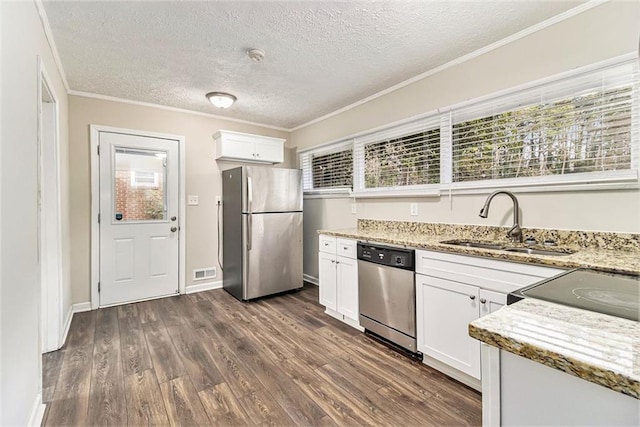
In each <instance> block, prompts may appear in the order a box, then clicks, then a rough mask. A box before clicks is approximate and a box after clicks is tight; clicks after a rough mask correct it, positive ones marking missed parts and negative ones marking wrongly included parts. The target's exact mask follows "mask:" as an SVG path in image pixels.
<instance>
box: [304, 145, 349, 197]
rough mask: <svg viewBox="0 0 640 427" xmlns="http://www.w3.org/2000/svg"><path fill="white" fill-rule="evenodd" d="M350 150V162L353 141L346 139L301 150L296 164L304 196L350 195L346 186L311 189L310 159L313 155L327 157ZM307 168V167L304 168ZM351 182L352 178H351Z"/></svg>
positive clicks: (311, 171)
mask: <svg viewBox="0 0 640 427" xmlns="http://www.w3.org/2000/svg"><path fill="white" fill-rule="evenodd" d="M347 150H352V160H353V140H352V139H346V140H340V141H337V142H331V143H329V144H322V145H320V146H316V147H313V148H310V149H307V150H302V151H299V152H298V162H299V167H300V169H302V183H303V184H302V185H303V191H304V194H305V195H350V194H351V187H346V186H336V187H319V188H314V187H313V167H312V164H313V162H312V160H311V159H312V157H313V156H314V155H320V156H324V155H328V154H334V153H339V152H341V151H347ZM304 166H308V167H306V168H305V167H304ZM351 168H352V169H353V161H352V164H351ZM352 181H353V177H352ZM307 184H310V185H311V187H310V188H309V187H306V185H307Z"/></svg>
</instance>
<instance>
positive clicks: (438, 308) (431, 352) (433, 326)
mask: <svg viewBox="0 0 640 427" xmlns="http://www.w3.org/2000/svg"><path fill="white" fill-rule="evenodd" d="M416 286H417V288H418V289H417V297H418V301H417V310H418V316H417V317H418V321H419V322H420V324H419V326H418V345H419V347H420V350H421V351H422V353H424V354H426V355H428V356H430V357H432V358H434V359H436V360H439V361H440V362H443V363H446V364H447V365H449V366H451V367H453V368H455V369H458V370H459V371H461V372H464V373H466V374H468V375H470V376H472V377H474V378H477V379H480V341H477V340H475V339H473V338H471V337H470V336H469V332H468V331H469V323H470V322H472V321H473V320H475V319H477V318H478V313H479V308H478V304H479V301H478V300H479V293H480V288H478V287H476V286H470V285H463V284H461V283H458V282H454V281H450V280H444V279H438V278H435V277H429V276H424V275H421V274H416Z"/></svg>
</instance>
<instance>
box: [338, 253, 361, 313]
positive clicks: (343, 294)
mask: <svg viewBox="0 0 640 427" xmlns="http://www.w3.org/2000/svg"><path fill="white" fill-rule="evenodd" d="M337 265H338V285H337V287H338V312H339V313H340V314H343V315H344V316H346V317H348V318H350V319H351V320H353V321H355V322H358V320H359V311H358V261H357V260H355V259H351V258H346V257H342V256H339V257H338V258H337Z"/></svg>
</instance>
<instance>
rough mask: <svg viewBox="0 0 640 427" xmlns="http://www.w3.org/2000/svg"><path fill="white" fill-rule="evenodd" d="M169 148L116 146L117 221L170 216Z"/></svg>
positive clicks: (115, 197)
mask: <svg viewBox="0 0 640 427" xmlns="http://www.w3.org/2000/svg"><path fill="white" fill-rule="evenodd" d="M166 160H167V153H166V152H165V151H151V150H131V149H124V148H116V152H115V161H114V165H115V167H114V169H115V170H114V174H113V176H114V179H115V182H114V186H113V188H114V193H115V194H114V197H113V200H114V210H113V212H114V218H113V220H114V222H125V221H157V220H166V218H167V211H166V209H165V207H166V198H167V194H166V191H165V188H166V185H165V184H166V168H167V161H166Z"/></svg>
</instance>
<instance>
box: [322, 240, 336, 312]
mask: <svg viewBox="0 0 640 427" xmlns="http://www.w3.org/2000/svg"><path fill="white" fill-rule="evenodd" d="M318 284H319V286H320V304H322V305H324V306H325V307H327V308H329V309H331V310H333V311H338V292H337V281H336V256H335V255H330V254H325V253H323V252H319V253H318Z"/></svg>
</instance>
